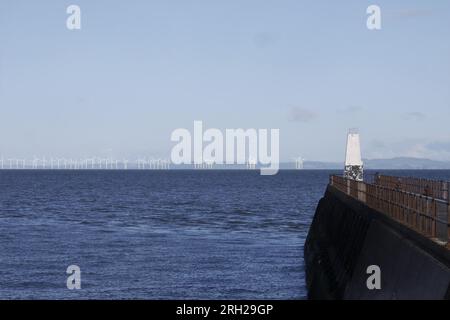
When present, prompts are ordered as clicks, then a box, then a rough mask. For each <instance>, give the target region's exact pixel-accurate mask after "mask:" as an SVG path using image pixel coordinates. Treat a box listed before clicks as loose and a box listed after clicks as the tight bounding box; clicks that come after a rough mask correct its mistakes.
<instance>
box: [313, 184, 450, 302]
mask: <svg viewBox="0 0 450 320" xmlns="http://www.w3.org/2000/svg"><path fill="white" fill-rule="evenodd" d="M304 254H305V264H306V283H307V287H308V296H309V298H310V299H450V250H448V249H447V248H445V247H443V246H441V245H439V244H437V243H435V242H434V241H432V240H430V239H428V238H426V237H424V236H422V235H420V234H418V233H417V232H415V231H413V230H411V229H409V228H408V227H406V226H404V225H402V224H399V223H397V222H396V221H394V220H392V219H391V218H389V217H387V216H386V215H384V214H382V213H380V212H377V211H375V210H373V209H371V208H369V207H367V206H366V205H365V204H364V203H362V202H359V201H358V200H355V199H354V198H351V197H349V196H348V195H346V194H344V193H342V192H340V191H338V190H336V189H335V188H333V187H330V186H329V187H328V189H327V191H326V193H325V195H324V197H323V198H322V199H321V200H320V202H319V204H318V207H317V210H316V213H315V216H314V220H313V223H312V225H311V228H310V230H309V233H308V237H307V240H306V243H305V248H304ZM373 265H375V266H378V267H379V270H380V280H381V288H380V289H371V290H370V289H369V288H368V286H367V279H368V278H369V277H370V276H371V274H370V273H368V272H367V268H368V267H369V266H373Z"/></svg>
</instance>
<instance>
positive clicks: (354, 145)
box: [344, 129, 364, 181]
mask: <svg viewBox="0 0 450 320" xmlns="http://www.w3.org/2000/svg"><path fill="white" fill-rule="evenodd" d="M363 173H364V169H363V162H362V159H361V143H360V139H359V132H358V130H357V129H350V130H349V132H348V135H347V152H346V155H345V170H344V177H345V178H348V179H352V180H356V181H363Z"/></svg>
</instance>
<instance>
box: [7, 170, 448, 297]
mask: <svg viewBox="0 0 450 320" xmlns="http://www.w3.org/2000/svg"><path fill="white" fill-rule="evenodd" d="M331 173H333V171H282V172H280V173H279V174H278V175H276V176H269V177H268V176H260V175H259V173H258V172H253V171H0V244H1V246H0V299H11V298H15V299H94V298H99V299H303V298H305V297H306V288H305V282H304V263H303V244H304V241H305V238H306V235H307V232H308V228H309V225H310V223H311V220H312V217H313V214H314V210H315V207H316V205H317V202H318V200H319V199H320V197H321V196H322V195H323V192H324V190H325V188H326V185H327V182H328V176H329V175H330V174H331ZM389 173H390V174H396V175H408V176H411V175H415V176H424V177H429V178H437V179H446V180H450V171H416V172H413V171H406V172H398V171H393V172H389ZM72 264H75V265H78V266H79V267H80V268H81V278H82V289H81V290H68V289H67V288H66V279H67V278H66V277H67V274H66V268H67V267H68V266H69V265H72Z"/></svg>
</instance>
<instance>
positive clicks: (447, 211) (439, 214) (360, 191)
mask: <svg viewBox="0 0 450 320" xmlns="http://www.w3.org/2000/svg"><path fill="white" fill-rule="evenodd" d="M330 185H331V186H332V187H334V188H336V189H337V190H339V191H341V192H344V193H345V194H347V195H349V196H351V197H352V198H354V199H357V200H358V201H360V202H363V203H365V204H366V205H367V206H368V207H371V208H372V209H375V210H377V211H379V212H381V213H384V214H386V215H388V216H389V217H391V218H392V219H394V220H396V221H398V222H400V223H402V224H403V225H406V226H408V227H409V228H411V229H413V230H415V231H417V232H418V233H420V234H422V235H424V236H426V237H429V238H431V239H433V240H434V241H436V242H438V243H439V244H442V245H446V246H447V248H450V204H449V202H448V201H445V200H442V199H437V198H434V197H432V196H429V195H424V194H418V193H414V192H410V191H405V190H402V189H400V188H390V187H389V186H390V185H389V186H386V185H383V184H381V183H379V184H377V183H366V182H362V181H355V180H351V179H346V178H344V177H341V176H336V175H331V176H330Z"/></svg>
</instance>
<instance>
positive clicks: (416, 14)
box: [394, 8, 433, 19]
mask: <svg viewBox="0 0 450 320" xmlns="http://www.w3.org/2000/svg"><path fill="white" fill-rule="evenodd" d="M432 14H433V11H432V10H427V9H414V8H410V9H404V10H400V11H396V12H394V17H396V18H403V19H408V18H420V17H429V16H431V15H432Z"/></svg>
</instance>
